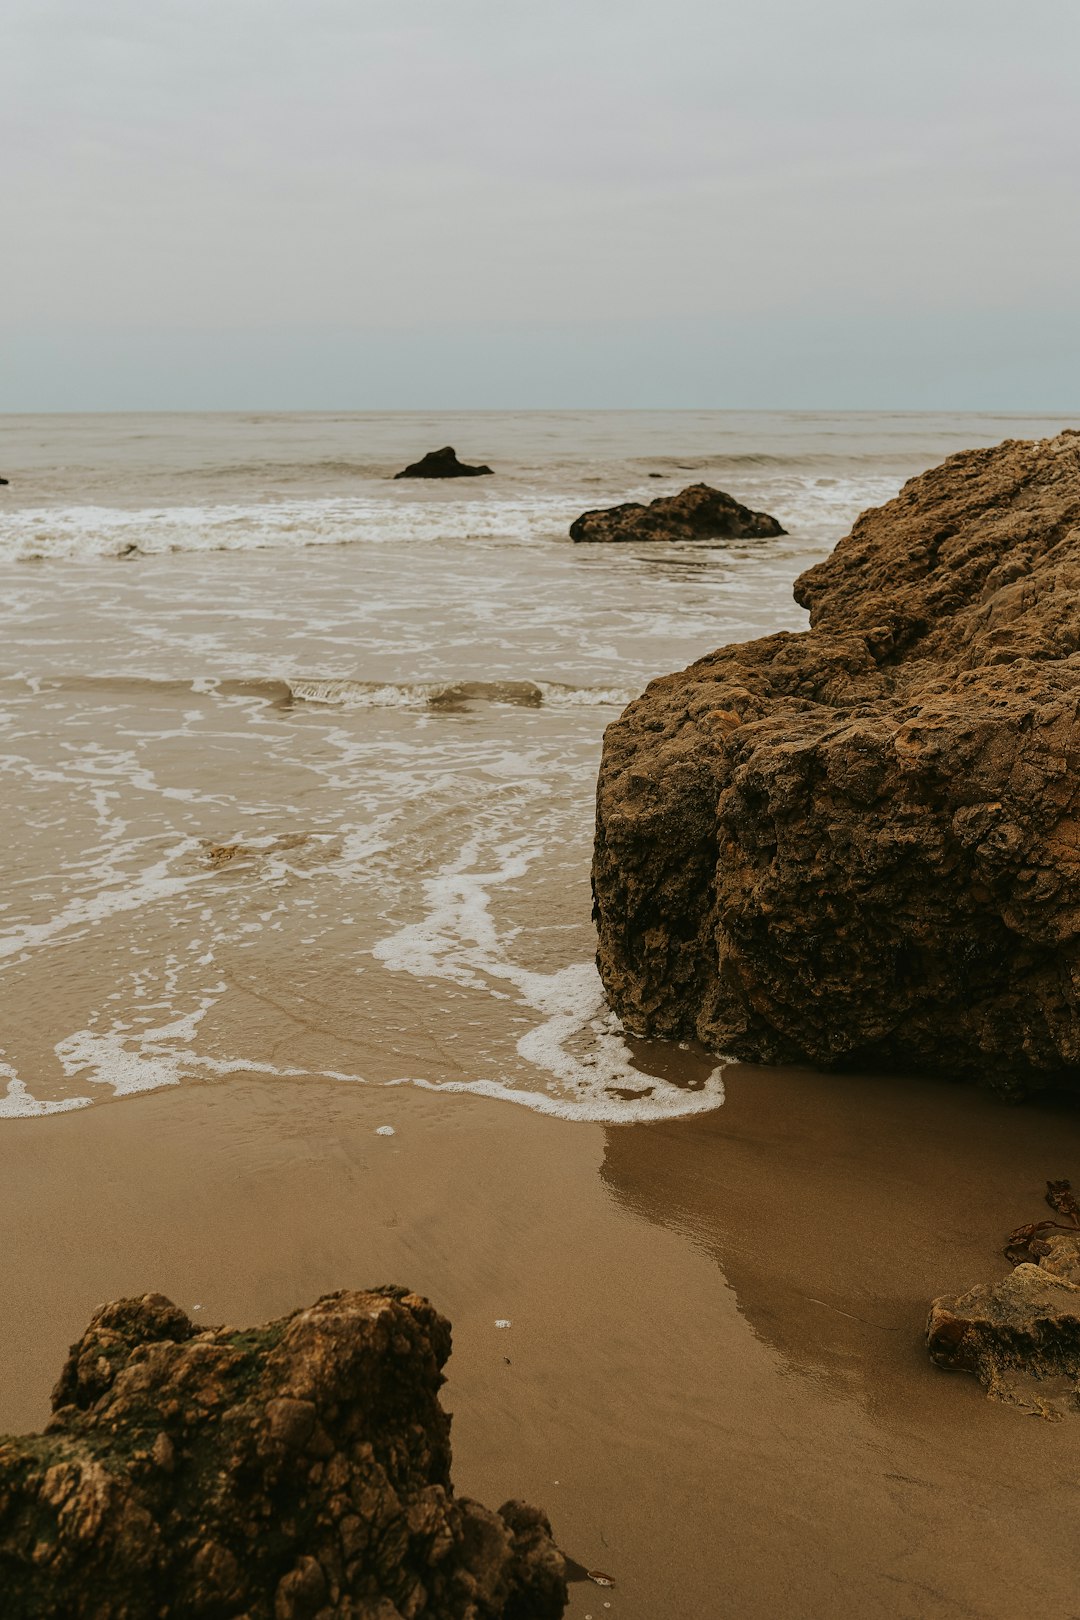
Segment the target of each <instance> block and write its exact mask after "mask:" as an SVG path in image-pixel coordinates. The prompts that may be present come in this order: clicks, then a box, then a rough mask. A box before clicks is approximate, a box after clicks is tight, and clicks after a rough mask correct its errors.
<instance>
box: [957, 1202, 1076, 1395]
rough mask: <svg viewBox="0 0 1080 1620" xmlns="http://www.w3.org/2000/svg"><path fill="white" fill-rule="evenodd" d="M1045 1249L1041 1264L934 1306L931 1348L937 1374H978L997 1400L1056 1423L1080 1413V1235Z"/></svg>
mask: <svg viewBox="0 0 1080 1620" xmlns="http://www.w3.org/2000/svg"><path fill="white" fill-rule="evenodd" d="M1042 1247H1043V1248H1045V1250H1046V1251H1047V1252H1046V1254H1045V1255H1044V1256H1043V1258H1042V1259H1041V1260H1040V1261H1039V1263H1038V1264H1037V1265H1032V1264H1027V1263H1025V1264H1023V1265H1019V1266H1017V1267H1016V1268H1015V1270H1014V1271H1012V1272H1011V1273H1010V1274H1009V1276H1007V1277H1005V1278H1004V1279H1003V1280H1002V1281H1001V1282H998V1283H981V1284H979V1286H978V1287H976V1288H972V1289H969V1290H968V1292H967V1293H966V1294H960V1295H958V1296H956V1297H943V1298H941V1299H935V1300H934V1302H933V1304H932V1305H931V1307H930V1317H929V1320H928V1322H927V1324H926V1344H927V1348H928V1350H929V1351H930V1355H931V1357H932V1358H933V1360H934V1361H936V1362H937V1364H938V1366H939V1367H944V1368H946V1369H948V1370H949V1371H950V1372H970V1373H974V1374H975V1376H976V1378H978V1380H979V1382H980V1383H981V1384H982V1385H983V1387H984V1388H985V1389H986V1392H987V1394H988V1395H990V1396H991V1397H993V1399H995V1400H999V1401H1005V1402H1006V1403H1007V1404H1008V1405H1010V1406H1018V1407H1019V1408H1020V1409H1021V1410H1022V1411H1025V1412H1030V1413H1033V1414H1035V1415H1036V1416H1038V1417H1046V1418H1059V1417H1062V1416H1064V1415H1065V1414H1066V1413H1067V1412H1070V1411H1072V1412H1075V1411H1080V1235H1074V1234H1072V1233H1060V1234H1058V1235H1057V1236H1055V1237H1052V1238H1050V1239H1048V1240H1047V1241H1046V1242H1045V1243H1044V1244H1043V1245H1042Z"/></svg>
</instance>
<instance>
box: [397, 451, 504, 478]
mask: <svg viewBox="0 0 1080 1620" xmlns="http://www.w3.org/2000/svg"><path fill="white" fill-rule="evenodd" d="M485 474H486V475H490V474H491V468H490V467H470V466H468V465H467V464H466V463H465V462H464V461H459V460H458V458H457V452H456V451H455V450H454V449H453V447H452V446H451V445H449V444H448V445H444V447H443V448H442V449H441V450H429V451H428V453H427V455H426V456H421V457H420V460H419V461H413V462H410V464H409V465H408V466H407V467H405V468H403V469H402V471H401V472H399V473H395V474H394V477H395V478H483V477H484V476H485Z"/></svg>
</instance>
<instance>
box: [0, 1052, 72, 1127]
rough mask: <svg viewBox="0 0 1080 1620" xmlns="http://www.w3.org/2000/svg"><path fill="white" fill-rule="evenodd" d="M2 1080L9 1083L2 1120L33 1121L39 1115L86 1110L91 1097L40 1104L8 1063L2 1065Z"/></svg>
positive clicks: (1, 1105) (1, 1100)
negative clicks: (75, 1109)
mask: <svg viewBox="0 0 1080 1620" xmlns="http://www.w3.org/2000/svg"><path fill="white" fill-rule="evenodd" d="M0 1078H3V1079H5V1080H6V1081H7V1090H6V1092H5V1093H4V1095H3V1096H2V1097H0V1119H32V1118H34V1117H35V1116H36V1115H38V1114H66V1113H68V1112H70V1110H71V1109H72V1108H85V1107H87V1105H88V1104H89V1103H90V1101H91V1098H89V1097H61V1098H59V1099H58V1100H57V1101H55V1102H39V1101H38V1099H37V1098H36V1097H34V1096H31V1094H30V1092H29V1091H27V1089H26V1085H25V1083H24V1082H23V1081H22V1080H20V1079H19V1077H18V1075H17V1074H16V1073H15V1070H14V1069H13V1068H12V1067H11V1065H10V1064H8V1063H0Z"/></svg>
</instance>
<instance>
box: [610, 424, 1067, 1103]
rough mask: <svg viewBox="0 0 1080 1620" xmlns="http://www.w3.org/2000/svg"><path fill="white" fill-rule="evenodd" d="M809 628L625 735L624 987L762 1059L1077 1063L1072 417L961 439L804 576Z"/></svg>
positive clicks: (644, 701) (691, 1029) (642, 715)
mask: <svg viewBox="0 0 1080 1620" xmlns="http://www.w3.org/2000/svg"><path fill="white" fill-rule="evenodd" d="M795 594H796V599H797V600H798V601H799V602H800V603H802V605H803V606H805V607H808V608H809V609H810V624H811V629H810V630H809V631H808V632H804V633H803V634H798V635H787V634H784V635H776V636H770V637H767V638H766V639H764V640H760V641H753V642H748V643H745V644H743V645H741V646H732V647H726V648H723V649H722V650H721V651H719V652H717V653H713V654H712V655H711V656H709V657H707V658H703V659H702V660H701V661H700V662H698V663H696V664H693V665H691V667H690V668H689V669H687V670H684V671H683V672H682V673H681V674H679V675H671V676H667V677H665V678H663V679H661V680H658V681H654V682H653V683H652V685H651V686H650V687H649V688H648V689H647V690H646V692H645V693H644V695H643V696H642V697H641V698H639V699H638V700H637V701H636V702H635V703H632V704H631V705H630V707H629V708H628V709H627V710H626V712H625V714H624V715H623V716H622V718H621V719H620V720H619V721H617V722H616V723H615V724H614V725H613V726H611V727H609V729H608V732H607V735H606V738H605V744H604V754H603V760H602V763H601V768H600V780H599V786H598V797H597V824H596V844H595V855H594V862H593V892H594V898H595V915H596V919H597V923H598V929H599V951H598V956H597V961H598V965H599V968H600V972H601V976H602V978H603V981H604V985H605V987H606V990H607V993H608V997H609V999H610V1001H611V1003H612V1005H613V1006H614V1008H615V1009H616V1011H617V1012H618V1013H619V1014H620V1015H621V1016H622V1018H623V1019H624V1021H625V1022H626V1024H627V1025H628V1027H629V1028H630V1029H632V1030H634V1031H637V1032H640V1033H647V1034H651V1035H660V1036H669V1037H679V1038H684V1037H687V1036H697V1037H698V1038H699V1039H700V1040H702V1041H703V1042H704V1044H705V1045H706V1046H708V1047H710V1048H712V1049H713V1050H714V1051H719V1052H726V1053H730V1054H732V1055H733V1056H736V1057H741V1058H746V1059H757V1060H763V1061H775V1062H787V1061H799V1060H807V1059H809V1060H810V1061H811V1062H814V1063H818V1064H823V1065H845V1066H848V1067H856V1066H866V1067H872V1068H908V1069H918V1070H926V1071H938V1072H942V1073H945V1074H950V1075H958V1074H966V1075H970V1076H973V1077H976V1078H980V1079H986V1080H988V1081H990V1082H992V1083H993V1084H995V1085H997V1086H999V1087H1001V1088H1002V1089H1005V1090H1021V1089H1023V1088H1024V1087H1026V1086H1032V1085H1055V1084H1069V1085H1075V1084H1076V1083H1077V1081H1078V1080H1080V719H1078V715H1080V434H1076V433H1063V434H1061V435H1060V436H1059V437H1057V438H1055V439H1046V440H1042V441H1039V442H1025V441H1017V440H1010V441H1007V442H1006V443H1004V444H1001V445H999V446H997V447H996V448H994V449H988V450H973V451H967V452H965V453H963V454H961V455H957V456H953V457H951V458H950V459H949V460H948V461H946V462H945V463H944V464H943V465H942V466H940V467H937V468H935V469H934V470H933V471H931V472H928V473H926V474H924V475H923V476H922V477H920V478H916V479H913V480H912V481H911V482H910V483H908V484H907V485H906V486H905V487H904V489H903V490H902V491H901V493H900V494H899V495H898V496H897V498H896V499H895V500H893V501H890V502H889V503H888V504H887V505H886V506H883V507H880V508H878V509H875V510H872V511H869V512H866V513H864V514H863V516H862V517H861V518H860V519H859V520H858V522H857V523H856V524H855V527H854V529H853V530H852V532H851V534H850V535H849V536H848V537H847V538H846V539H845V540H842V541H841V542H840V544H839V545H838V546H837V547H836V550H835V551H834V552H833V554H832V556H831V557H830V558H828V559H827V560H826V561H825V562H823V563H821V564H819V565H818V566H817V567H815V568H811V569H810V570H809V571H808V572H807V573H805V574H804V575H803V576H802V577H801V578H800V579H799V580H798V581H797V583H796V587H795Z"/></svg>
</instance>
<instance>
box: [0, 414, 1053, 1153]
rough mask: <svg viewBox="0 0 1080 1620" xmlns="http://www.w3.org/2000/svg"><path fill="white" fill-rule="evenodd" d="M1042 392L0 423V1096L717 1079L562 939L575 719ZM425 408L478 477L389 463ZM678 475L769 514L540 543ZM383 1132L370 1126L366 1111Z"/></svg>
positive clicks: (573, 1106)
mask: <svg viewBox="0 0 1080 1620" xmlns="http://www.w3.org/2000/svg"><path fill="white" fill-rule="evenodd" d="M1066 425H1068V424H1067V423H1066V422H1064V421H1063V420H1062V419H1061V418H1058V417H1038V418H1029V417H1025V418H1010V417H1004V416H994V415H986V416H971V415H966V416H945V415H939V416H925V415H903V414H885V413H871V414H860V415H843V414H821V413H776V414H770V413H731V412H714V411H698V412H694V411H686V412H666V413H657V414H649V413H641V412H628V413H613V412H596V413H593V412H571V411H567V412H550V413H538V412H525V413H480V414H457V415H451V416H447V415H441V416H424V415H419V414H391V415H371V414H344V415H342V414H336V415H316V414H303V415H279V414H249V415H142V416H135V415H132V416H123V415H100V416H50V417H45V416H38V417H12V416H9V417H6V418H3V419H2V420H0V473H2V474H3V475H5V476H6V477H7V478H8V479H9V480H10V483H9V485H8V487H6V488H0V597H2V602H3V614H4V640H3V662H2V671H0V724H2V740H0V769H2V773H3V796H4V809H5V825H6V826H7V827H8V829H9V833H8V839H7V843H6V849H5V867H6V872H5V877H4V881H3V885H2V888H0V910H2V915H0V971H2V982H3V985H4V1006H5V1014H4V1018H3V1020H2V1023H0V1076H2V1082H0V1116H4V1117H12V1116H20V1115H27V1114H40V1113H44V1112H52V1111H58V1110H60V1111H63V1110H69V1109H73V1108H85V1107H87V1106H90V1105H92V1104H94V1103H97V1102H101V1101H108V1100H111V1099H114V1098H117V1097H125V1096H128V1095H130V1094H133V1093H137V1092H145V1091H148V1090H154V1089H157V1088H161V1087H172V1086H183V1085H185V1084H194V1083H205V1082H207V1081H213V1080H214V1079H216V1078H219V1077H221V1076H225V1075H236V1074H250V1075H262V1076H269V1077H273V1078H275V1079H277V1080H279V1081H280V1083H281V1084H282V1085H296V1084H302V1083H303V1082H304V1080H305V1079H308V1078H312V1077H323V1078H326V1077H329V1078H331V1079H334V1080H336V1081H338V1082H340V1083H341V1084H342V1085H365V1086H371V1087H383V1088H388V1089H387V1091H386V1113H387V1118H388V1121H391V1122H392V1118H393V1098H394V1091H393V1089H392V1088H395V1087H401V1086H407V1087H410V1088H418V1089H429V1088H439V1089H441V1090H443V1091H446V1092H454V1091H463V1092H474V1093H478V1094H480V1095H485V1096H489V1097H493V1098H497V1099H502V1100H504V1101H505V1102H507V1103H513V1104H517V1105H524V1106H526V1107H528V1108H530V1109H533V1110H535V1111H538V1112H541V1113H547V1114H551V1115H555V1116H558V1117H561V1118H563V1119H568V1120H578V1119H587V1120H593V1121H600V1122H604V1123H609V1124H618V1123H621V1122H624V1121H631V1120H643V1119H646V1120H647V1119H658V1118H670V1117H676V1116H679V1115H684V1114H690V1113H694V1112H700V1111H705V1110H710V1109H714V1108H716V1107H717V1106H719V1105H720V1103H721V1102H722V1101H723V1095H724V1092H723V1080H722V1067H723V1065H722V1063H718V1062H717V1061H716V1060H715V1059H714V1058H711V1057H709V1056H707V1055H706V1054H704V1053H701V1052H696V1051H693V1050H691V1049H689V1048H688V1049H686V1050H685V1051H684V1052H683V1053H681V1054H680V1055H679V1058H678V1061H677V1062H673V1061H672V1054H671V1053H669V1052H666V1051H665V1050H664V1049H663V1047H662V1046H656V1045H654V1044H653V1043H648V1042H641V1041H632V1040H630V1039H628V1038H627V1037H625V1036H624V1035H623V1033H622V1032H621V1030H620V1028H619V1026H618V1024H617V1022H616V1020H615V1019H614V1018H613V1017H612V1016H611V1015H610V1014H609V1013H608V1012H607V1010H606V1008H605V1006H604V1003H603V998H602V995H601V992H600V985H599V981H598V979H597V976H596V972H595V968H594V966H593V960H592V957H593V948H594V947H593V935H592V926H591V921H590V894H589V859H590V848H591V837H592V800H593V792H594V784H595V778H596V768H597V762H598V759H599V752H600V747H601V742H602V737H603V732H604V728H605V726H606V725H607V724H608V723H609V722H610V721H611V720H612V719H614V718H615V717H616V716H617V715H618V713H619V712H620V710H621V709H622V707H623V706H624V705H625V704H626V703H627V702H629V701H630V699H631V698H633V697H634V696H635V695H636V694H637V693H638V692H639V691H640V690H641V689H642V687H643V686H644V685H645V683H646V682H647V681H649V680H650V679H651V678H653V677H654V676H657V675H661V674H664V673H667V672H669V671H671V670H675V669H678V668H681V667H683V666H684V665H686V664H687V663H689V662H690V661H692V660H693V659H694V658H696V657H699V656H700V655H702V654H704V653H706V652H709V651H710V650H712V649H713V648H715V647H717V646H719V645H721V644H723V643H725V642H729V641H733V640H742V639H747V638H750V637H754V636H760V635H765V634H768V633H770V632H772V631H776V630H799V629H800V628H802V627H803V625H804V624H805V615H804V614H803V612H802V611H801V610H800V609H799V608H798V607H797V606H796V605H795V603H794V601H793V599H792V596H791V582H792V580H793V578H794V577H795V575H796V574H798V573H799V572H800V571H801V570H802V569H803V568H805V567H806V566H807V565H808V564H809V563H811V562H813V561H814V560H816V559H818V558H820V557H822V556H823V555H825V554H826V553H827V552H828V551H829V550H830V549H831V547H832V546H833V545H834V544H835V542H836V541H837V540H838V539H839V538H840V537H841V536H842V535H843V534H844V533H845V532H846V531H847V529H848V528H849V527H850V525H851V523H852V521H853V519H854V518H855V517H856V516H857V514H858V513H859V512H860V511H861V510H863V509H864V508H865V507H867V506H871V505H875V504H878V503H880V502H882V501H885V500H887V499H889V498H890V497H891V496H892V495H894V494H895V493H896V491H897V490H898V489H899V488H900V486H901V484H902V483H903V482H904V481H905V479H907V478H908V477H910V476H912V475H913V474H916V473H918V472H920V471H922V470H923V469H924V468H926V467H928V466H930V465H932V464H934V463H935V462H937V461H940V460H941V459H942V458H943V457H944V456H945V455H947V454H949V453H951V452H953V451H956V450H959V449H961V448H965V447H967V446H971V445H979V444H993V443H996V442H997V441H998V440H1000V439H1002V438H1006V437H1010V436H1023V437H1032V436H1034V437H1041V436H1044V435H1046V434H1049V433H1052V432H1055V431H1057V430H1058V429H1059V428H1060V427H1062V426H1066ZM446 443H450V444H453V445H454V446H455V447H456V449H457V451H458V453H459V455H461V457H462V458H463V459H464V460H466V461H486V462H488V463H489V464H490V465H491V466H492V467H493V469H494V476H493V477H491V478H482V479H470V480H453V481H447V482H438V483H431V482H418V481H400V482H396V481H394V479H393V476H392V475H393V473H394V472H395V471H397V470H398V469H399V468H401V467H403V466H404V465H405V463H406V462H409V461H412V460H414V459H416V457H417V456H419V455H420V454H422V453H423V452H424V451H426V450H429V449H434V448H436V447H438V446H440V445H442V444H446ZM698 481H705V482H708V483H710V484H714V485H716V486H718V487H719V488H722V489H724V490H727V491H728V492H730V493H731V494H733V495H734V496H736V497H737V498H738V499H739V500H740V501H743V502H744V503H746V504H747V505H750V506H752V507H755V508H758V509H761V510H765V511H768V512H771V513H773V514H774V515H775V516H776V517H778V518H779V519H780V521H781V522H782V524H783V525H784V527H785V528H786V529H787V530H788V533H787V535H786V536H785V537H783V538H777V539H758V540H742V541H729V542H722V543H721V542H717V543H709V544H704V543H702V544H682V545H657V544H642V545H629V546H627V545H618V546H609V545H574V544H572V543H571V542H570V541H569V539H568V535H567V529H568V526H569V524H570V522H571V521H572V520H573V518H574V517H576V516H577V515H578V514H579V513H581V512H582V511H583V510H585V509H587V508H589V507H595V506H603V505H608V504H613V503H615V502H618V501H623V500H646V499H652V498H655V497H656V496H658V495H664V494H671V493H674V492H675V491H677V490H678V489H680V488H682V487H684V486H685V485H687V484H690V483H694V482H698ZM387 1128H388V1129H392V1123H391V1124H388V1127H387Z"/></svg>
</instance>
